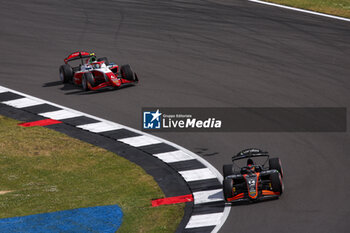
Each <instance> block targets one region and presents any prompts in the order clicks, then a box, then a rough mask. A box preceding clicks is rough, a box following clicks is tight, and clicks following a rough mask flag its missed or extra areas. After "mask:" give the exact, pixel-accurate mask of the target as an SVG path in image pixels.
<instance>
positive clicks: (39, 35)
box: [0, 0, 350, 233]
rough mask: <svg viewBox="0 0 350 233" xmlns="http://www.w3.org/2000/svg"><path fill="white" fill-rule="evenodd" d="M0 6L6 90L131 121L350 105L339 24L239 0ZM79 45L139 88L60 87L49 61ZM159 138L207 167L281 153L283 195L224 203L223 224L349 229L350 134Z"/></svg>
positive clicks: (40, 1)
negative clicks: (156, 110) (131, 75)
mask: <svg viewBox="0 0 350 233" xmlns="http://www.w3.org/2000/svg"><path fill="white" fill-rule="evenodd" d="M0 13H1V15H2V20H1V22H0V26H1V27H0V33H1V43H0V51H1V52H2V56H1V57H0V64H1V69H0V76H1V83H2V84H3V85H4V86H7V87H10V88H12V89H16V90H19V91H22V92H25V93H28V94H31V95H34V96H37V97H39V98H43V99H47V100H49V101H52V102H55V103H58V104H61V105H64V106H67V107H70V108H74V109H77V110H79V111H82V112H87V113H89V114H92V115H96V116H99V117H101V118H104V119H108V120H111V121H113V122H119V123H121V124H123V125H127V126H129V127H132V128H140V126H141V108H142V107H146V106H155V107H157V106H164V107H168V106H169V107H181V106H184V107H193V106H200V107H215V106H218V107H237V106H238V107H332V106H334V107H350V102H349V99H350V94H349V91H348V89H349V86H350V83H349V73H350V72H349V67H350V56H349V54H350V45H349V41H350V30H349V27H350V26H349V23H348V22H343V21H337V20H334V19H329V18H324V17H319V16H315V15H309V14H305V13H301V12H294V11H288V10H285V9H281V8H274V7H269V6H264V5H259V4H255V3H251V2H247V1H243V0H207V1H199V0H191V1H189V0H175V1H163V0H162V1H157V0H146V1H140V0H131V1H129V0H128V1H126V0H116V1H110V0H109V1H107V0H106V1H74V2H73V1H68V0H67V1H57V2H52V1H49V2H48V1H44V0H35V1H30V2H28V1H24V0H17V1H11V2H7V3H6V4H2V7H1V9H0ZM78 49H84V50H91V51H94V52H96V54H97V55H98V56H107V57H109V58H110V59H111V60H114V61H115V62H117V63H120V64H123V63H130V64H131V65H132V66H133V69H134V70H135V71H136V72H137V73H138V74H139V76H140V77H139V78H140V85H139V86H137V87H131V88H124V89H120V90H118V91H113V92H100V93H90V94H85V93H83V92H81V91H80V90H79V89H75V88H74V87H71V86H68V85H67V86H62V85H61V84H59V83H58V82H57V81H56V80H58V77H57V76H58V74H57V73H58V71H57V69H58V66H59V65H60V64H61V63H62V59H63V58H64V57H65V56H66V55H67V54H68V53H69V52H71V51H75V50H78ZM113 58H114V59H113ZM348 120H349V118H348ZM156 135H157V136H160V137H162V138H165V139H167V140H170V141H172V142H175V143H176V144H179V145H181V146H183V147H185V148H188V149H189V150H190V151H192V152H194V153H197V154H199V155H201V157H202V158H204V159H206V160H207V161H208V162H210V163H211V164H212V165H213V166H214V167H216V169H221V166H222V164H224V163H228V162H229V161H230V158H231V155H232V154H234V153H236V152H237V151H239V150H241V149H243V148H247V147H260V148H262V149H264V150H267V151H269V152H270V153H271V154H272V155H273V156H278V157H280V158H281V159H282V162H283V163H284V168H285V174H286V175H285V188H286V192H285V193H284V195H283V196H282V197H281V198H280V199H279V200H278V201H270V202H264V203H259V204H257V205H243V206H234V207H232V208H231V214H230V216H229V218H228V221H226V222H225V224H224V226H223V228H222V229H221V230H220V232H224V233H226V232H248V233H249V232H256V230H257V229H259V232H263V233H265V232H266V233H267V232H272V231H276V230H277V229H278V230H279V231H280V232H319V233H320V232H335V231H336V232H347V229H348V228H349V226H350V225H349V221H348V216H349V214H350V212H349V209H350V202H349V199H348V196H349V194H350V188H349V186H348V183H349V177H347V176H345V175H344V172H343V171H347V169H348V167H349V166H350V160H349V156H348V151H349V150H350V146H349V141H350V135H349V133H348V132H347V133H324V134H322V133H210V134H201V133H187V134H184V133H162V134H160V133H159V134H156ZM252 219H253V220H252Z"/></svg>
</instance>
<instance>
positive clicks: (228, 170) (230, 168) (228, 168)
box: [222, 164, 233, 178]
mask: <svg viewBox="0 0 350 233" xmlns="http://www.w3.org/2000/svg"><path fill="white" fill-rule="evenodd" d="M222 171H223V173H224V178H225V177H226V176H229V175H232V174H233V165H232V164H226V165H224V166H223V167H222Z"/></svg>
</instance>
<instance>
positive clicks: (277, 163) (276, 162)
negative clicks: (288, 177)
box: [269, 158, 283, 177]
mask: <svg viewBox="0 0 350 233" xmlns="http://www.w3.org/2000/svg"><path fill="white" fill-rule="evenodd" d="M269 168H270V170H271V169H276V170H277V171H278V172H279V173H280V174H281V177H283V169H282V162H281V160H280V159H279V158H271V159H269Z"/></svg>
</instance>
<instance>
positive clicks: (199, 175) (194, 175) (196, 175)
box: [179, 168, 217, 182]
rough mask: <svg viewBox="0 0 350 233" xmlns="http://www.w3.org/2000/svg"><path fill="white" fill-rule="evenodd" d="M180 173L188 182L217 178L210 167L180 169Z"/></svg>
mask: <svg viewBox="0 0 350 233" xmlns="http://www.w3.org/2000/svg"><path fill="white" fill-rule="evenodd" d="M179 173H180V174H181V175H182V177H183V178H184V179H185V180H186V181H187V182H190V181H195V180H206V179H212V178H217V177H216V176H215V174H214V173H212V172H211V171H210V169H208V168H201V169H195V170H188V171H180V172H179Z"/></svg>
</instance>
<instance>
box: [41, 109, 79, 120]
mask: <svg viewBox="0 0 350 233" xmlns="http://www.w3.org/2000/svg"><path fill="white" fill-rule="evenodd" d="M39 115H41V116H44V117H47V118H51V119H54V120H63V119H67V118H73V117H78V116H82V114H77V113H75V112H70V111H67V110H58V111H53V112H45V113H40V114H39Z"/></svg>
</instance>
